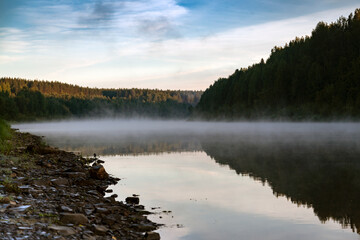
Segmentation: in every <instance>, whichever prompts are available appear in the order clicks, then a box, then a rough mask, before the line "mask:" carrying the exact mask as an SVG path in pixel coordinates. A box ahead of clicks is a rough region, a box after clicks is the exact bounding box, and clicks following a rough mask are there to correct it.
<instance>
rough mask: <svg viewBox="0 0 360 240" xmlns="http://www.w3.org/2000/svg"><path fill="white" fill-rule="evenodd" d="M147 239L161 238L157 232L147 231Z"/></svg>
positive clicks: (156, 239) (157, 239)
mask: <svg viewBox="0 0 360 240" xmlns="http://www.w3.org/2000/svg"><path fill="white" fill-rule="evenodd" d="M145 239H146V240H160V234H159V233H157V232H147V233H145Z"/></svg>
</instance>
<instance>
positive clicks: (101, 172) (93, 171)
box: [89, 165, 109, 180]
mask: <svg viewBox="0 0 360 240" xmlns="http://www.w3.org/2000/svg"><path fill="white" fill-rule="evenodd" d="M89 173H90V176H91V177H92V178H95V179H99V180H104V179H107V178H109V174H108V173H107V172H106V171H105V168H104V167H103V166H102V165H95V166H92V167H91V168H90V170H89Z"/></svg>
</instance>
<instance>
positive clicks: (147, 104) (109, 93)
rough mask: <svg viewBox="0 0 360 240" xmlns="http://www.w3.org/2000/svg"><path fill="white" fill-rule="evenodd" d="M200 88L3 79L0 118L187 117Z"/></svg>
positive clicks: (199, 94)
mask: <svg viewBox="0 0 360 240" xmlns="http://www.w3.org/2000/svg"><path fill="white" fill-rule="evenodd" d="M201 94H202V92H201V91H171V90H156V89H155V90H151V89H136V88H133V89H98V88H87V87H86V88H85V87H79V86H76V85H71V84H65V83H60V82H49V81H38V80H35V81H31V80H25V79H18V78H0V118H3V119H5V120H8V121H23V120H39V119H54V118H68V117H109V116H113V117H155V118H186V117H188V116H189V115H190V114H191V112H192V109H193V107H194V106H195V105H196V104H197V103H198V102H199V100H200V97H201Z"/></svg>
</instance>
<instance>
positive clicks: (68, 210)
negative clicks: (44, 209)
mask: <svg viewBox="0 0 360 240" xmlns="http://www.w3.org/2000/svg"><path fill="white" fill-rule="evenodd" d="M59 210H60V211H62V212H73V211H74V210H72V209H71V208H69V207H67V206H61V207H60V209H59Z"/></svg>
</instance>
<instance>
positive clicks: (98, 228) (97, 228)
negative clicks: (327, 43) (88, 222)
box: [93, 225, 109, 235]
mask: <svg viewBox="0 0 360 240" xmlns="http://www.w3.org/2000/svg"><path fill="white" fill-rule="evenodd" d="M93 230H94V232H95V233H96V234H98V235H105V234H106V232H107V231H109V229H108V228H107V227H105V226H103V225H94V229H93Z"/></svg>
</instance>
